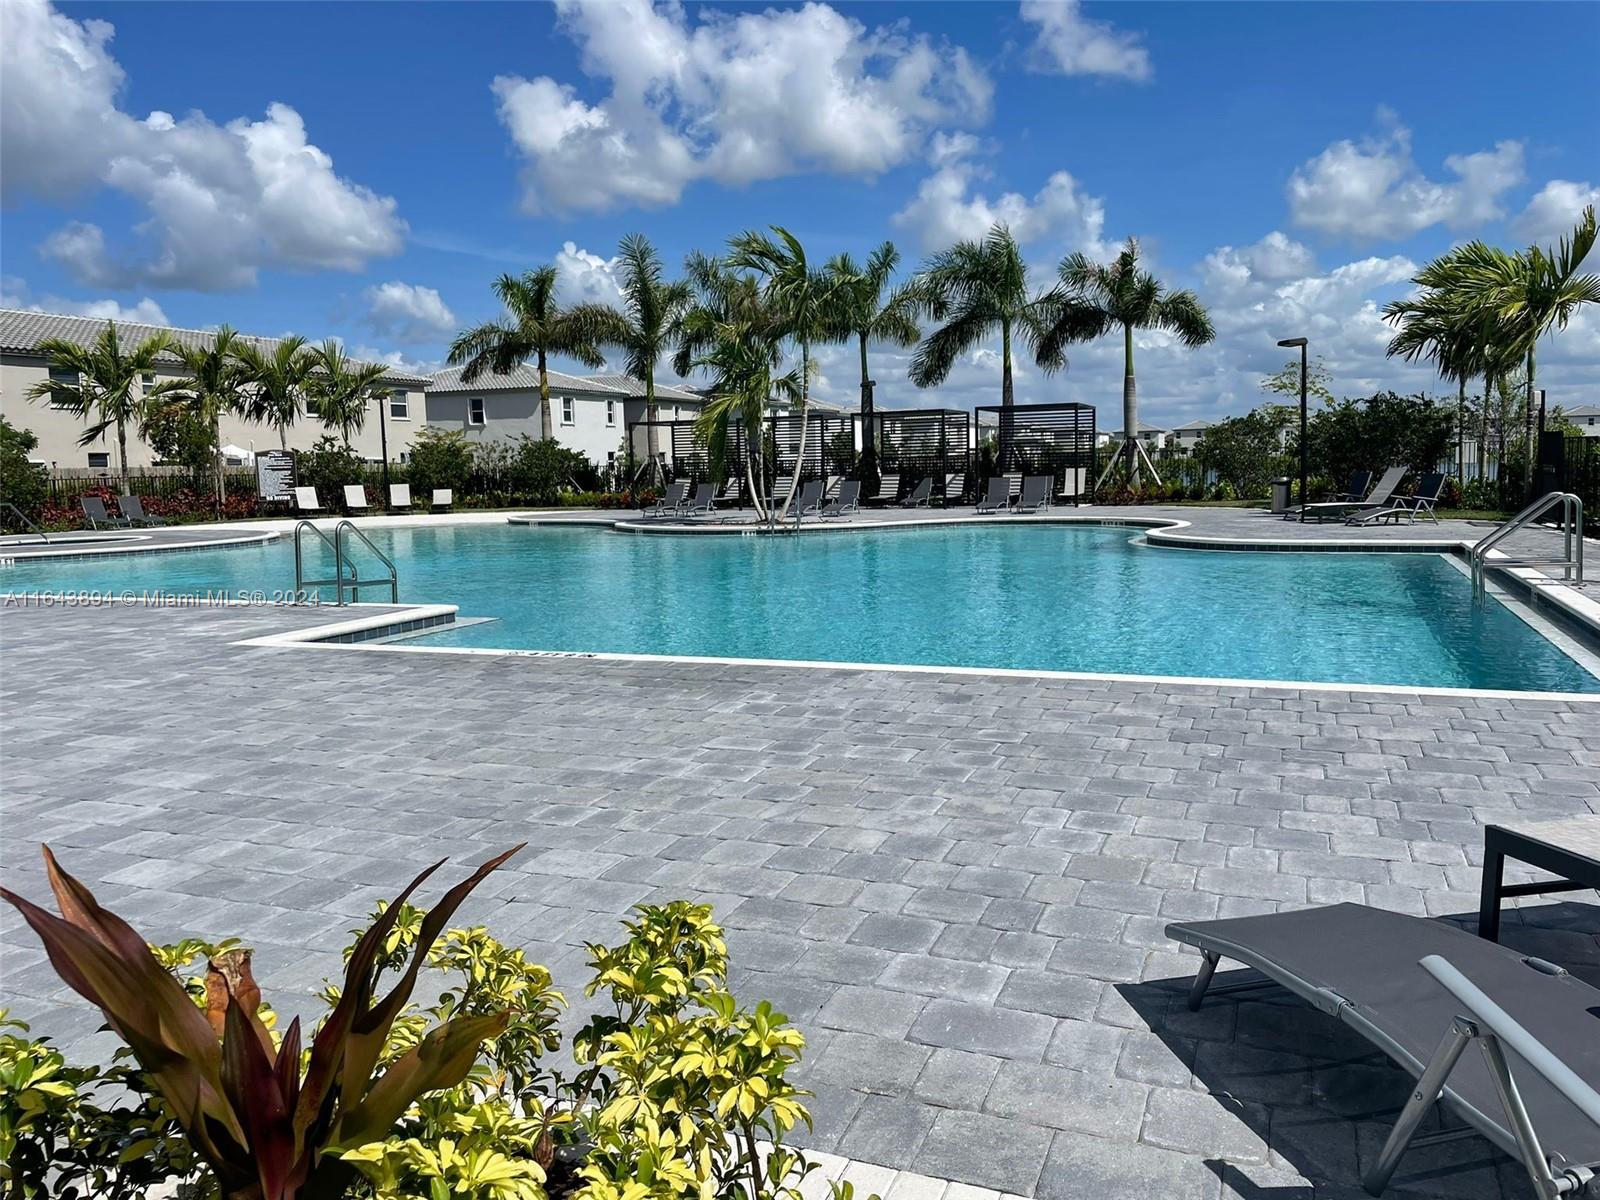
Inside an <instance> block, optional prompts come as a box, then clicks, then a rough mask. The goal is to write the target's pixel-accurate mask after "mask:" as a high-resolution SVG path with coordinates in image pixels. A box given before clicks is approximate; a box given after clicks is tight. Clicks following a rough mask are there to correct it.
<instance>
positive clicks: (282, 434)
mask: <svg viewBox="0 0 1600 1200" xmlns="http://www.w3.org/2000/svg"><path fill="white" fill-rule="evenodd" d="M278 448H279V449H281V450H287V449H288V448H289V427H288V426H287V425H279V426H278Z"/></svg>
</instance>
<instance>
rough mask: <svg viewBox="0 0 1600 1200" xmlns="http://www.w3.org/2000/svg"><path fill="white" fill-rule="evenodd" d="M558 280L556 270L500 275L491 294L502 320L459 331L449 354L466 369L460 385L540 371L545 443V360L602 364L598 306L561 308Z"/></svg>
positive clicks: (550, 428)
mask: <svg viewBox="0 0 1600 1200" xmlns="http://www.w3.org/2000/svg"><path fill="white" fill-rule="evenodd" d="M557 278H558V272H557V271H556V268H555V267H539V268H537V269H535V270H532V271H525V272H524V273H523V274H522V275H521V276H520V277H518V276H515V275H502V276H500V278H499V279H497V280H495V281H494V294H495V295H496V296H498V297H499V298H500V302H501V303H502V304H504V305H505V307H506V316H505V317H504V318H502V319H501V320H498V321H488V322H485V323H484V324H482V325H479V326H477V327H476V328H473V329H467V330H463V331H462V332H461V333H460V334H458V335H457V337H456V340H455V341H454V342H452V343H451V345H450V355H449V361H450V362H451V364H452V365H454V366H461V365H462V364H463V363H465V364H466V368H467V369H466V370H465V371H463V372H462V373H461V380H462V382H463V383H472V382H473V381H475V380H476V379H477V378H478V377H479V376H480V375H482V374H483V373H484V372H485V371H488V372H491V373H493V374H495V375H504V374H507V373H509V372H511V371H514V370H516V369H517V368H518V367H520V366H521V365H522V364H523V363H525V362H527V361H528V360H529V359H530V358H532V359H534V360H535V361H536V362H537V364H538V368H539V416H540V426H539V433H540V436H541V437H543V438H544V439H545V440H546V441H549V440H550V439H552V438H554V437H555V435H556V431H555V422H554V420H553V419H552V417H551V414H550V375H549V366H548V363H549V357H550V355H552V354H565V355H568V356H569V357H571V358H575V359H577V360H578V361H579V362H581V363H583V364H584V365H585V366H588V367H601V366H604V365H605V361H606V360H605V355H603V354H601V353H600V350H599V348H598V346H597V345H596V335H597V334H598V332H599V330H600V328H601V325H602V322H603V320H604V318H603V315H602V311H601V309H600V306H598V305H580V306H577V307H575V308H571V309H567V308H563V307H562V306H561V305H560V303H559V302H558V301H557V299H556V281H557Z"/></svg>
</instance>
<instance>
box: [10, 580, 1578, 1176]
mask: <svg viewBox="0 0 1600 1200" xmlns="http://www.w3.org/2000/svg"><path fill="white" fill-rule="evenodd" d="M327 615H328V614H326V612H324V613H322V614H317V613H315V612H307V611H303V610H302V611H291V610H281V609H265V608H227V609H203V610H199V609H144V608H125V607H116V608H104V609H60V608H56V609H40V610H22V611H6V612H4V613H3V614H0V712H3V717H0V774H3V782H4V786H3V788H0V823H3V829H4V832H5V837H4V839H3V840H0V862H3V866H4V870H5V878H6V879H7V881H8V884H9V886H11V887H12V888H14V889H15V890H17V891H20V892H22V893H24V894H26V895H29V896H31V897H35V898H41V899H42V898H43V897H44V895H45V892H46V889H45V884H44V880H43V876H42V872H41V871H40V869H39V865H38V851H37V843H38V842H40V841H48V842H49V843H50V844H51V845H52V846H54V847H55V848H56V850H57V851H58V853H59V854H60V856H61V858H62V860H63V862H64V863H65V865H66V866H67V867H68V869H70V870H72V871H74V872H75V873H77V874H79V875H80V877H82V878H83V879H84V880H85V881H86V882H88V883H89V884H90V885H91V886H92V887H94V888H95V889H96V890H97V892H98V893H99V895H100V898H101V899H102V900H103V901H105V902H107V903H108V904H109V905H110V906H111V907H113V908H115V909H116V910H117V911H119V912H121V913H123V914H124V915H126V916H127V917H128V918H129V919H131V920H132V921H134V923H135V924H136V925H137V926H138V927H139V928H140V930H141V932H143V933H145V934H146V935H147V936H150V937H151V938H153V939H161V940H164V939H170V938H176V937H178V936H179V935H183V934H191V935H204V936H223V935H238V936H241V937H243V938H244V939H245V940H246V941H247V942H249V943H251V944H253V945H255V946H256V948H257V959H256V961H257V964H258V977H260V978H261V979H262V981H263V983H264V985H265V987H266V988H267V990H268V993H269V995H270V997H271V998H272V999H273V1001H274V1003H275V1004H277V1006H278V1007H279V1009H280V1011H284V1012H294V1011H303V1010H309V1009H310V1008H311V1007H312V1000H311V993H312V991H313V990H314V989H315V988H316V987H318V986H319V985H320V984H321V982H322V980H323V979H324V978H325V977H328V976H330V975H334V974H335V973H336V972H337V970H338V967H339V956H338V950H339V947H341V946H342V945H343V944H344V943H345V942H346V941H348V940H349V935H348V933H347V931H348V930H349V929H350V927H352V926H353V925H355V924H357V922H358V921H359V920H360V918H361V916H362V914H364V913H365V912H366V911H367V910H368V909H370V908H371V907H372V905H373V904H374V902H375V901H376V900H377V899H379V898H380V897H384V896H387V895H391V894H392V893H393V892H394V890H395V889H396V888H397V887H398V886H399V885H400V884H401V883H402V882H403V881H404V880H405V879H407V878H408V877H409V876H410V874H411V873H413V872H414V871H415V870H416V869H417V868H418V867H419V866H420V865H422V864H424V863H426V862H430V861H432V860H433V859H435V858H438V857H440V856H443V855H450V856H452V857H453V858H455V859H457V860H459V861H460V862H461V863H463V864H464V863H468V862H473V861H477V860H480V859H482V858H483V857H485V856H487V855H488V854H489V853H490V852H491V851H494V850H498V849H501V848H504V847H506V846H509V845H511V844H514V843H516V842H519V841H527V842H528V843H529V845H528V848H527V849H526V850H525V851H524V852H523V853H522V854H521V855H520V856H519V857H518V858H517V859H516V860H514V861H513V863H512V864H511V865H510V867H509V868H508V869H507V870H505V871H503V872H501V873H499V874H498V875H497V876H496V877H495V878H493V879H492V880H491V881H490V883H489V884H488V885H487V886H485V887H484V888H483V889H481V890H480V893H479V894H478V896H477V897H476V899H475V900H474V901H473V902H472V903H471V904H470V905H469V907H468V908H467V910H465V911H464V912H463V913H462V915H461V920H463V921H467V920H470V921H481V922H485V923H487V924H488V925H489V926H490V927H491V929H493V930H494V931H495V932H496V933H497V934H498V935H499V936H501V937H502V938H504V939H506V940H508V941H511V942H515V943H517V944H520V945H524V946H526V947H527V948H528V950H529V952H530V954H532V955H533V956H534V957H536V958H540V959H543V960H545V961H547V962H548V963H549V964H550V965H551V967H552V969H553V970H554V971H555V974H556V977H557V981H558V983H559V984H560V985H561V986H563V987H564V988H566V989H567V992H568V995H569V996H571V997H578V996H580V995H581V992H580V988H579V984H580V982H581V980H582V974H583V972H582V960H583V951H582V949H581V947H582V943H583V942H585V941H587V940H600V939H611V938H613V937H614V936H615V934H616V931H617V920H618V918H619V917H620V916H622V915H623V914H624V913H625V912H626V911H627V910H628V908H629V906H630V905H633V904H636V903H638V902H641V901H645V900H665V899H669V898H675V897H693V898H697V899H703V900H708V901H710V902H712V903H714V904H715V906H716V911H717V913H718V915H719V917H720V918H721V919H722V920H723V922H724V923H725V924H726V926H727V928H728V930H729V942H730V946H731V949H732V953H733V957H734V961H735V963H736V964H737V965H738V969H737V976H736V979H735V985H736V991H737V992H738V994H739V995H740V996H742V997H744V998H746V999H748V1000H752V1001H753V1000H755V999H757V998H760V997H768V998H771V999H772V1000H774V1001H775V1002H776V1003H777V1004H778V1005H779V1006H780V1007H781V1008H783V1009H784V1010H785V1011H787V1012H788V1013H789V1014H790V1015H791V1017H792V1018H793V1019H794V1020H795V1021H796V1022H798V1023H799V1024H800V1025H801V1026H802V1027H803V1028H804V1029H805V1030H806V1032H807V1035H808V1038H809V1040H810V1049H809V1051H808V1054H807V1058H806V1062H805V1065H804V1068H803V1071H802V1073H801V1079H802V1082H803V1083H804V1084H806V1085H807V1086H809V1087H810V1088H812V1089H813V1090H814V1091H815V1092H816V1098H815V1100H814V1101H813V1102H812V1106H811V1107H812V1110H813V1112H814V1114H815V1116H816V1118H817V1129H816V1133H815V1135H814V1136H812V1137H811V1138H810V1139H809V1140H810V1142H811V1144H812V1145H814V1146H816V1147H817V1148H819V1149H822V1150H827V1151H830V1152H832V1153H836V1154H838V1155H840V1156H842V1157H845V1158H849V1159H853V1160H862V1161H865V1162H867V1163H873V1164H879V1165H881V1166H882V1167H884V1168H886V1169H888V1170H891V1171H898V1170H909V1171H911V1172H915V1173H918V1174H920V1175H922V1176H929V1177H933V1178H934V1179H936V1180H954V1181H958V1182H960V1183H962V1184H970V1185H976V1186H978V1187H982V1188H987V1189H992V1190H993V1191H995V1192H1000V1193H1008V1194H1015V1195H1020V1196H1038V1197H1043V1198H1045V1200H1076V1198H1080V1197H1081V1198H1083V1200H1091V1198H1092V1200H1106V1198H1108V1197H1121V1196H1131V1195H1146V1194H1148V1195H1152V1196H1172V1197H1183V1198H1184V1200H1216V1198H1219V1197H1222V1196H1229V1197H1248V1198H1250V1200H1261V1198H1263V1197H1271V1198H1272V1200H1289V1198H1291V1197H1303V1196H1310V1195H1312V1194H1313V1191H1312V1189H1313V1187H1314V1188H1315V1192H1314V1194H1315V1195H1316V1196H1317V1197H1325V1196H1329V1197H1352V1198H1353V1197H1356V1196H1359V1195H1361V1193H1360V1191H1359V1187H1358V1186H1357V1181H1358V1179H1359V1172H1360V1168H1361V1166H1362V1165H1363V1164H1364V1163H1366V1162H1368V1161H1370V1159H1371V1156H1372V1155H1373V1154H1374V1153H1375V1151H1376V1149H1377V1147H1378V1145H1379V1144H1380V1143H1381V1140H1382V1137H1383V1134H1384V1130H1385V1127H1386V1123H1387V1121H1388V1120H1389V1119H1391V1118H1392V1115H1393V1113H1394V1111H1395V1109H1396V1108H1397V1107H1398V1105H1399V1104H1400V1102H1401V1100H1402V1099H1403V1097H1404V1095H1405V1092H1406V1087H1407V1084H1406V1079H1405V1077H1404V1076H1403V1075H1401V1074H1400V1073H1399V1072H1397V1071H1395V1070H1393V1069H1391V1068H1389V1067H1388V1066H1386V1065H1385V1064H1384V1063H1383V1061H1382V1060H1381V1059H1379V1058H1378V1057H1377V1056H1375V1055H1374V1054H1373V1053H1371V1052H1370V1050H1369V1049H1368V1048H1367V1047H1366V1046H1365V1045H1364V1044H1363V1043H1361V1042H1359V1041H1357V1040H1355V1039H1354V1038H1353V1037H1351V1036H1350V1035H1348V1034H1346V1033H1344V1032H1343V1031H1342V1030H1341V1028H1340V1027H1339V1026H1337V1025H1336V1024H1334V1023H1333V1022H1331V1021H1330V1020H1327V1019H1324V1018H1320V1017H1318V1016H1316V1015H1314V1014H1312V1013H1311V1012H1310V1011H1309V1010H1307V1009H1305V1008H1304V1007H1302V1006H1300V1005H1297V1004H1295V1003H1293V1002H1291V1001H1289V1000H1287V999H1285V998H1284V997H1282V996H1281V995H1274V994H1272V993H1267V994H1265V995H1262V996H1258V997H1256V998H1254V999H1247V1000H1227V999H1221V1000H1218V1001H1217V1002H1215V1003H1213V1004H1208V1005H1207V1006H1206V1007H1205V1008H1204V1009H1203V1010H1202V1011H1201V1012H1200V1013H1199V1014H1190V1013H1189V1012H1188V1011H1187V1009H1186V1008H1185V1007H1184V1005H1183V1002H1182V994H1181V989H1182V987H1183V986H1184V985H1185V983H1186V982H1187V980H1188V978H1189V977H1190V976H1191V975H1192V974H1193V971H1194V969H1195V966H1196V963H1197V961H1198V960H1197V959H1196V958H1195V957H1194V956H1192V955H1189V954H1186V953H1180V952H1179V951H1178V949H1177V948H1176V947H1175V946H1174V945H1173V944H1172V943H1171V942H1169V941H1168V940H1167V938H1166V937H1165V935H1164V932H1163V927H1164V925H1165V923H1166V922H1167V921H1168V920H1172V919H1181V918H1201V917H1211V916H1216V915H1224V916H1225V915H1232V914H1238V913H1251V912H1262V911H1270V910H1274V909H1277V908H1279V907H1292V906H1301V905H1307V904H1320V903H1327V902H1332V901H1339V900H1359V901H1363V902H1366V903H1370V904H1378V905H1382V906H1385V907H1388V908H1393V909H1397V910H1400V911H1406V912H1413V913H1418V914H1427V915H1451V914H1465V913H1469V912H1471V911H1473V910H1474V909H1475V906H1476V888H1477V885H1478V871H1477V864H1478V861H1479V855H1480V849H1481V845H1482V825H1483V823H1484V822H1486V821H1489V820H1493V819H1495V818H1497V817H1505V816H1511V815H1518V816H1526V815H1530V814H1549V815H1551V816H1555V815H1562V814H1569V813H1581V812H1600V720H1597V719H1596V709H1595V706H1594V705H1592V704H1590V705H1582V704H1579V703H1566V702H1561V701H1548V700H1534V699H1515V698H1512V699H1506V698H1480V697H1470V696H1448V697H1445V696H1431V697H1422V696H1418V695H1416V694H1409V693H1404V692H1396V693H1382V694H1375V693H1371V692H1363V693H1359V694H1358V693H1349V692H1339V691H1329V690H1318V691H1301V690H1297V689H1295V688H1293V687H1279V688H1229V687H1223V686H1212V685H1200V684H1197V685H1168V684H1147V683H1130V682H1109V681H1095V680H1067V679H1037V678H1014V677H1013V678H1004V677H984V676H971V675H959V676H957V675H943V674H937V673H932V674H916V675H912V674H897V673H892V672H878V671H865V672H858V671H847V670H838V671H833V670H810V671H804V672H793V671H785V670H782V669H777V668H771V667H760V666H734V665H726V666H705V665H691V664H676V663H663V662H595V661H592V660H583V659H540V658H516V657H504V656H492V655H490V656H456V655H402V654H386V653H381V652H371V651H355V650H353V651H342V650H307V649H295V648H259V647H258V648H246V647H240V646H237V645H235V644H234V643H236V642H238V641H239V640H242V639H244V638H248V637H254V636H259V635H263V634H268V633H271V632H274V631H277V630H282V629H286V628H294V627H299V626H303V625H304V624H306V623H307V622H308V621H315V620H323V619H327ZM446 874H447V875H448V876H450V877H452V878H453V874H451V872H447V873H446ZM1592 899H1593V898H1592V897H1587V896H1586V895H1585V894H1582V893H1579V894H1576V896H1575V897H1574V898H1573V899H1570V900H1569V901H1568V902H1566V903H1561V904H1540V905H1536V906H1533V907H1529V908H1526V909H1524V910H1522V912H1520V913H1519V914H1513V915H1512V916H1511V918H1510V919H1509V921H1508V925H1507V930H1506V940H1507V941H1508V942H1509V943H1511V944H1513V945H1515V946H1518V947H1519V948H1522V949H1525V950H1527V951H1530V952H1534V953H1538V954H1540V955H1541V956H1543V957H1546V958H1550V959H1553V960H1555V961H1558V962H1560V963H1563V964H1564V965H1566V966H1568V967H1569V968H1571V969H1573V970H1574V971H1576V972H1579V973H1581V974H1584V975H1586V976H1587V977H1589V978H1591V979H1594V980H1596V981H1597V982H1600V937H1597V933H1600V909H1597V908H1596V907H1595V906H1594V905H1593V904H1592V903H1588V902H1586V901H1587V900H1592ZM0 950H3V959H0V969H3V983H0V992H3V995H4V1003H6V1004H9V1005H10V1006H12V1007H13V1008H14V1010H15V1011H16V1014H17V1015H19V1016H22V1017H25V1018H27V1019H30V1020H34V1021H36V1022H37V1027H38V1028H39V1029H40V1030H42V1031H45V1032H50V1033H53V1034H55V1035H57V1036H59V1037H61V1038H63V1039H64V1040H65V1041H66V1042H67V1043H68V1044H69V1045H70V1046H71V1047H72V1049H73V1051H74V1053H79V1054H84V1055H92V1054H96V1053H104V1052H105V1050H106V1049H107V1047H108V1040H107V1038H106V1037H105V1036H103V1035H96V1034H95V1033H94V1030H95V1028H96V1026H97V1024H98V1020H97V1018H96V1017H95V1016H93V1015H92V1014H90V1013H89V1012H87V1011H86V1010H85V1009H84V1008H83V1007H82V1006H80V1005H78V1004H76V1003H75V1002H74V1001H73V999H72V997H71V996H70V994H69V993H68V992H67V991H66V990H65V989H64V988H63V987H62V986H61V985H60V984H59V982H58V981H57V979H56V977H55V975H54V973H53V972H52V971H51V970H50V969H49V966H48V964H47V963H46V962H45V961H44V958H43V954H42V952H41V951H40V949H39V947H38V944H37V942H36V940H35V939H34V938H33V937H32V935H31V934H30V933H29V932H27V931H26V930H25V928H23V927H22V925H21V922H20V920H19V919H18V918H17V916H16V914H15V913H13V912H12V911H11V910H10V909H9V908H8V909H6V910H5V911H4V912H3V913H0ZM906 1178H907V1179H910V1178H912V1177H911V1176H907V1177H906ZM907 1186H908V1187H909V1186H910V1185H907ZM919 1186H920V1185H919ZM945 1194H946V1195H947V1196H948V1197H950V1198H951V1200H955V1198H957V1197H959V1196H963V1195H965V1193H961V1192H959V1191H958V1190H956V1189H949V1190H947V1191H946V1193H945ZM1393 1194H1395V1195H1399V1196H1429V1197H1447V1198H1452V1200H1480V1198H1489V1197H1501V1196H1509V1197H1522V1196H1526V1195H1527V1194H1528V1191H1527V1184H1526V1181H1525V1179H1524V1178H1523V1177H1521V1175H1520V1174H1519V1169H1518V1168H1516V1167H1515V1165H1514V1164H1512V1163H1511V1162H1510V1161H1509V1160H1507V1159H1505V1158H1504V1157H1503V1156H1501V1155H1499V1154H1497V1153H1496V1152H1494V1151H1493V1150H1492V1149H1491V1148H1490V1147H1489V1146H1488V1145H1487V1143H1484V1142H1481V1141H1471V1142H1467V1143H1455V1144H1453V1145H1451V1146H1448V1147H1444V1148H1439V1149H1435V1150H1431V1151H1422V1152H1418V1153H1415V1154H1413V1155H1412V1156H1410V1157H1409V1158H1408V1159H1407V1161H1406V1162H1405V1164H1404V1166H1403V1169H1402V1173H1401V1176H1400V1178H1399V1180H1398V1181H1397V1189H1396V1191H1395V1193H1393ZM891 1200H893V1198H891ZM906 1200H913V1198H912V1197H911V1195H910V1192H909V1191H908V1192H907V1196H906Z"/></svg>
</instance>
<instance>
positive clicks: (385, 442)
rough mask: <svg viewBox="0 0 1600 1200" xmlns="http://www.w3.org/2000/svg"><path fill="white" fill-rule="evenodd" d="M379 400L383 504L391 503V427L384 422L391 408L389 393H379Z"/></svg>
mask: <svg viewBox="0 0 1600 1200" xmlns="http://www.w3.org/2000/svg"><path fill="white" fill-rule="evenodd" d="M377 400H378V453H380V454H382V455H383V502H384V503H385V504H388V503H389V494H390V493H389V425H388V422H387V421H385V420H384V418H385V417H387V416H388V413H387V412H386V411H385V410H386V409H387V408H388V407H389V393H388V392H379V393H378V395H377Z"/></svg>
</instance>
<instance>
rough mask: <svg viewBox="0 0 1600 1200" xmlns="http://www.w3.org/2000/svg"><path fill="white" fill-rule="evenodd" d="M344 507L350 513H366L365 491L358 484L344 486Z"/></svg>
mask: <svg viewBox="0 0 1600 1200" xmlns="http://www.w3.org/2000/svg"><path fill="white" fill-rule="evenodd" d="M344 506H345V507H346V508H348V509H349V510H350V511H351V512H353V513H357V512H366V511H367V489H366V488H365V487H364V486H363V485H362V484H359V483H347V484H345V485H344Z"/></svg>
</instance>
